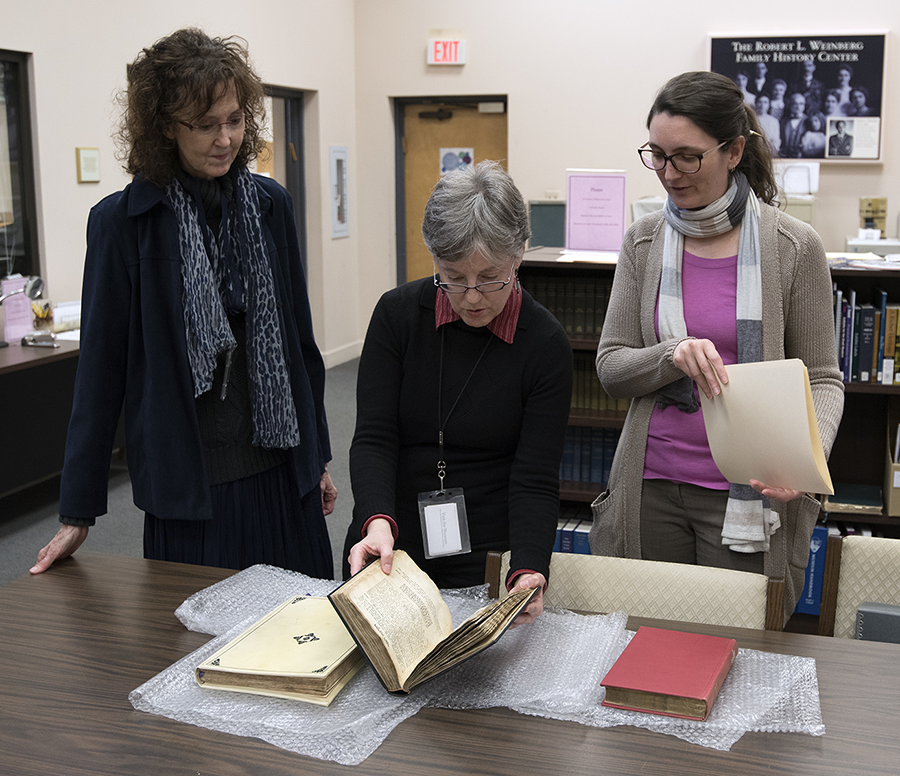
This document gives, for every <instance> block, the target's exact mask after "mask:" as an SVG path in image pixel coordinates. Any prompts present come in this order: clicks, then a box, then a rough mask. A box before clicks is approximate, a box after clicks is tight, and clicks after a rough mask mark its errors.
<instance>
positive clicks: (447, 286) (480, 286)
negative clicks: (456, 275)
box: [434, 262, 516, 294]
mask: <svg viewBox="0 0 900 776" xmlns="http://www.w3.org/2000/svg"><path fill="white" fill-rule="evenodd" d="M515 264H516V263H515V262H513V266H512V267H510V268H509V277H508V278H507V279H506V280H489V281H488V282H487V283H476V284H475V285H474V286H467V285H465V284H464V283H442V282H441V281H440V280H438V273H437V268H435V271H434V284H435V285H436V286H437V287H438V288H439V289H441V290H442V291H443V292H444V293H445V294H467V293H469V291H478V292H479V293H481V294H493V293H494V292H495V291H500V290H501V289H502V288H503V287H504V286H506V285H507V284H508V283H509V282H510V281H511V280H512V279H513V273H514V272H515Z"/></svg>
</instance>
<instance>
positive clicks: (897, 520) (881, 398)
mask: <svg viewBox="0 0 900 776" xmlns="http://www.w3.org/2000/svg"><path fill="white" fill-rule="evenodd" d="M831 276H832V280H833V281H834V283H835V284H836V285H837V286H838V287H839V288H841V290H842V291H843V292H844V293H846V292H847V291H849V290H851V289H852V290H855V291H856V298H857V302H872V301H873V300H874V298H875V291H876V289H884V290H885V291H886V292H887V298H888V303H895V304H896V303H900V272H897V271H896V270H878V269H852V268H844V267H841V268H835V269H832V271H831ZM893 397H898V398H897V399H894V401H895V402H900V385H896V384H895V385H879V384H876V383H860V382H847V383H844V415H843V417H842V419H841V425H840V428H839V429H838V434H837V437H836V439H835V441H834V445H833V447H832V449H831V457H830V458H829V461H828V466H829V470H830V471H831V478H832V480H833V481H835V482H846V483H852V484H859V485H876V486H878V487H879V488H882V487H883V485H884V468H885V451H886V445H887V444H888V433H889V432H888V424H889V410H890V406H891V401H892V399H893ZM820 517H821V518H822V520H823V521H824V522H825V524H826V525H834V524H835V523H844V524H845V525H847V526H860V525H869V526H871V527H872V528H873V529H877V530H879V531H880V532H882V533H883V534H884V535H885V536H889V537H894V538H900V517H891V516H889V515H887V514H884V513H882V514H880V515H879V514H851V513H841V512H822V513H821V515H820Z"/></svg>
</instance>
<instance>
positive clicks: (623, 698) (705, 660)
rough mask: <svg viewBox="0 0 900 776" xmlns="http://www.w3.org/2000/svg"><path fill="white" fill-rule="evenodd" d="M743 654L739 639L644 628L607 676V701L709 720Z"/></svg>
mask: <svg viewBox="0 0 900 776" xmlns="http://www.w3.org/2000/svg"><path fill="white" fill-rule="evenodd" d="M737 652H738V646H737V641H735V640H734V639H726V638H722V637H720V636H706V635H704V634H700V633H682V632H681V631H672V630H664V629H662V628H649V627H646V626H641V627H640V628H638V631H637V633H635V634H634V636H633V637H632V639H631V641H630V642H628V644H627V646H626V647H625V649H624V650H622V654H621V655H619V658H618V659H617V660H616V662H615V663H613V666H612V668H610V670H609V672H608V673H607V674H606V676H605V677H604V678H603V681H602V682H601V684H602V685H603V686H604V687H605V688H606V697H605V698H604V699H603V701H602V702H601V703H602V705H603V706H612V707H613V708H617V709H628V710H631V711H643V712H647V713H650V714H663V715H665V716H669V717H681V718H684V719H696V720H705V719H706V718H707V717H708V716H709V713H710V711H712V708H713V704H714V703H715V701H716V697H717V696H718V694H719V690H721V689H722V684H723V683H724V681H725V677H726V676H727V675H728V672H729V670H730V669H731V666H732V664H733V663H734V659H735V657H736V656H737Z"/></svg>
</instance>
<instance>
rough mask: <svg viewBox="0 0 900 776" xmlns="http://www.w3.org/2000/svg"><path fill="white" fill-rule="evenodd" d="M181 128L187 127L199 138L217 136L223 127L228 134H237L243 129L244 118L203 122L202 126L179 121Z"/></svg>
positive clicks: (236, 117)
mask: <svg viewBox="0 0 900 776" xmlns="http://www.w3.org/2000/svg"><path fill="white" fill-rule="evenodd" d="M178 123H179V124H181V125H182V126H183V127H187V128H188V129H189V130H191V132H196V133H197V134H198V135H200V137H212V136H213V135H218V134H219V127H225V129H226V130H227V131H228V132H229V134H230V133H232V132H239V131H240V130H241V129H243V128H244V116H243V114H241V115H240V116H235V117H234V118H230V119H228V121H219V122H215V121H204V122H203V123H202V124H188V123H187V122H186V121H179V122H178Z"/></svg>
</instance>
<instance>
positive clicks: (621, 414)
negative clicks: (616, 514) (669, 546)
mask: <svg viewBox="0 0 900 776" xmlns="http://www.w3.org/2000/svg"><path fill="white" fill-rule="evenodd" d="M559 255H560V249H559V248H538V249H534V250H530V251H527V252H526V253H525V259H524V261H523V262H522V265H521V267H520V268H519V278H520V280H521V282H522V285H523V286H524V287H525V288H526V289H528V292H529V293H530V294H531V295H532V296H534V297H535V299H537V301H538V302H540V303H541V304H543V305H544V306H545V307H546V308H547V309H548V310H550V312H552V313H553V314H554V315H555V316H556V317H557V319H558V320H559V321H560V323H561V324H562V325H563V327H564V328H565V329H566V333H567V334H568V336H569V343H570V344H571V346H572V350H573V352H574V355H575V363H576V373H575V386H574V389H573V407H572V409H571V412H570V413H569V426H570V430H572V429H601V428H602V429H617V430H618V429H621V428H622V426H623V425H624V423H625V415H626V412H625V410H624V409H618V408H617V409H610V408H608V406H607V408H604V409H590V408H588V407H587V406H586V405H588V404H591V403H592V402H591V398H593V404H594V406H596V405H597V404H599V405H600V406H601V407H602V406H603V405H608V403H609V402H610V401H611V402H613V403H614V402H615V400H610V399H609V398H608V397H606V396H605V394H603V392H602V386H600V383H599V380H598V379H597V374H596V371H594V367H593V356H592V354H596V352H597V345H598V344H599V342H600V328H601V324H602V318H603V314H604V313H605V311H606V303H607V300H608V298H609V290H610V288H611V287H612V279H613V273H614V272H615V265H612V264H593V263H590V262H559V261H557V259H558V257H559ZM576 291H577V297H576ZM598 391H599V392H600V393H601V394H602V396H600V397H599V398H598V397H597V395H596V392H598ZM592 392H593V396H592V397H591V396H589V394H591V393H592ZM576 405H577V406H576ZM593 452H594V449H593V448H592V454H593ZM607 454H609V450H608V448H607V449H606V450H605V451H604V457H605V455H607ZM607 468H608V467H607ZM605 488H606V484H605V483H597V482H583V481H578V480H561V481H560V499H561V501H562V502H563V505H562V508H563V510H564V511H565V510H566V509H567V508H569V507H571V506H573V505H580V508H579V510H578V511H579V514H584V517H585V518H589V517H590V513H589V511H587V510H586V509H585V507H586V505H589V504H590V503H591V502H592V501H593V500H594V499H596V498H597V496H599V495H600V493H601V492H603V490H605Z"/></svg>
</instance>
